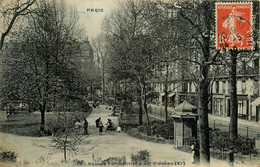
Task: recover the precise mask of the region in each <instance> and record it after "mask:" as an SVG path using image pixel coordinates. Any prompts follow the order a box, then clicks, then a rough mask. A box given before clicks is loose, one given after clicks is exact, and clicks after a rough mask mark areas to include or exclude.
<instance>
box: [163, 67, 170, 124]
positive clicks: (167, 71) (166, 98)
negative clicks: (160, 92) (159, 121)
mask: <svg viewBox="0 0 260 167" xmlns="http://www.w3.org/2000/svg"><path fill="white" fill-rule="evenodd" d="M168 68H169V64H168V63H167V65H166V76H165V89H164V94H165V123H168V75H169V70H168Z"/></svg>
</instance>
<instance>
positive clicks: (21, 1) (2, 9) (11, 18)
mask: <svg viewBox="0 0 260 167" xmlns="http://www.w3.org/2000/svg"><path fill="white" fill-rule="evenodd" d="M35 1H36V0H11V1H8V2H7V1H1V2H0V19H1V21H2V23H1V24H2V27H1V29H2V32H1V40H0V50H2V48H3V46H4V41H5V38H6V37H7V35H8V34H9V32H10V31H11V29H12V28H13V26H14V24H15V22H16V20H17V19H18V17H20V16H24V15H27V14H29V13H31V12H32V7H31V6H32V5H33V4H34V3H35Z"/></svg>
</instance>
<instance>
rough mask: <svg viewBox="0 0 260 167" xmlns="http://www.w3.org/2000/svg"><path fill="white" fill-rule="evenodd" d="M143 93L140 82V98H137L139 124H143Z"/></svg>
mask: <svg viewBox="0 0 260 167" xmlns="http://www.w3.org/2000/svg"><path fill="white" fill-rule="evenodd" d="M143 94H144V86H143V85H142V84H141V83H140V98H139V125H142V124H143V106H144V105H143Z"/></svg>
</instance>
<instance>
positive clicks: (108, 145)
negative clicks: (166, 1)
mask: <svg viewBox="0 0 260 167" xmlns="http://www.w3.org/2000/svg"><path fill="white" fill-rule="evenodd" d="M111 113H112V111H111V110H107V109H105V107H104V106H100V108H97V109H93V111H92V113H91V114H90V115H89V117H88V118H87V119H88V122H89V136H88V137H87V136H86V137H85V136H82V137H83V138H84V140H83V141H82V143H81V145H79V149H78V152H77V155H76V154H68V159H69V160H74V159H77V160H84V162H85V163H86V164H88V163H89V162H90V163H91V162H93V160H94V161H99V160H100V159H101V160H105V159H107V158H109V157H121V156H125V157H126V161H127V162H131V159H130V157H131V154H136V153H137V151H140V150H145V149H146V150H148V151H150V155H151V161H152V162H169V163H177V164H178V163H179V164H180V162H185V165H191V161H192V158H191V156H192V155H191V154H189V153H185V152H181V151H179V150H176V149H174V148H173V146H172V145H169V144H158V143H153V142H147V141H144V140H139V139H136V138H133V137H130V136H129V135H127V134H126V133H123V132H121V133H117V132H104V133H103V135H102V136H100V135H99V132H98V129H97V128H96V127H95V120H96V119H97V118H98V117H101V119H102V122H103V124H105V123H106V122H107V119H108V118H110V119H112V121H113V122H114V123H115V124H116V125H117V124H118V122H117V117H110V116H109V115H110V114H111ZM0 140H1V142H2V143H3V144H2V147H3V148H2V149H3V150H4V149H8V150H12V151H15V152H17V153H18V162H20V163H22V164H24V163H27V162H29V163H30V164H35V163H36V162H38V165H39V163H45V164H46V163H47V162H48V163H54V162H55V163H57V162H60V161H61V160H62V159H63V153H62V152H58V151H57V150H53V148H51V147H50V142H51V137H24V136H15V135H11V134H6V133H0ZM35 150H37V151H35ZM211 163H212V164H216V163H218V164H219V163H223V165H224V164H226V162H223V161H219V160H215V159H212V160H211ZM41 165H42V164H41ZM46 165H47V164H46ZM48 165H49V164H48Z"/></svg>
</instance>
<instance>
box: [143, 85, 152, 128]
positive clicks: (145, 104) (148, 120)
mask: <svg viewBox="0 0 260 167" xmlns="http://www.w3.org/2000/svg"><path fill="white" fill-rule="evenodd" d="M143 89H144V95H143V98H144V100H143V102H144V103H143V104H144V110H145V114H146V118H147V124H148V125H150V119H149V114H148V109H147V103H146V90H145V89H146V86H145V84H144V87H143Z"/></svg>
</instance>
